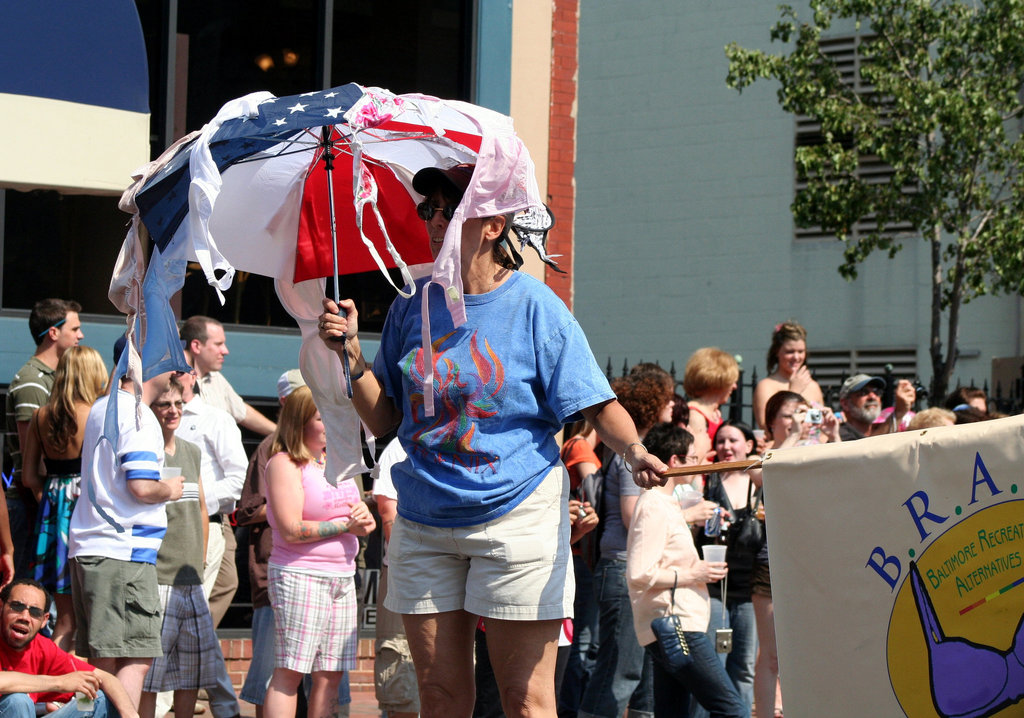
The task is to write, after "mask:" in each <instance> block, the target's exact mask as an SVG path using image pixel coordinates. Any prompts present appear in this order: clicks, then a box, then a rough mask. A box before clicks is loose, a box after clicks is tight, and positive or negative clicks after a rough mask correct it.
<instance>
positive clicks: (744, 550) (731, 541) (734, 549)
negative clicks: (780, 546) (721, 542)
mask: <svg viewBox="0 0 1024 718" xmlns="http://www.w3.org/2000/svg"><path fill="white" fill-rule="evenodd" d="M753 493H754V487H753V482H752V481H749V480H748V482H747V505H746V507H745V508H744V509H743V510H740V511H736V512H735V513H736V516H735V517H734V520H733V522H732V524H731V525H730V526H729V534H728V538H727V543H728V546H729V549H730V552H731V553H733V554H734V556H735V555H736V554H756V553H757V552H758V551H760V550H761V546H762V545H763V544H764V524H762V523H761V522H760V521H758V519H757V506H758V504H760V503H761V499H760V496H758V499H757V501H756V502H754V504H753V505H751V499H752V498H753Z"/></svg>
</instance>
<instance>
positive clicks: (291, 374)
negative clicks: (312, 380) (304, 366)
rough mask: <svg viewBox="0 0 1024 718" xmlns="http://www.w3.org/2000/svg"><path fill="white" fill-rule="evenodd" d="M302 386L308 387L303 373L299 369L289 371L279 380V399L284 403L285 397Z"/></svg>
mask: <svg viewBox="0 0 1024 718" xmlns="http://www.w3.org/2000/svg"><path fill="white" fill-rule="evenodd" d="M300 386H306V381H305V380H304V379H303V378H302V372H300V371H299V370H298V369H289V370H288V371H286V372H285V373H284V374H282V375H281V377H280V378H279V379H278V380H277V398H278V399H281V400H282V401H284V399H285V397H287V396H288V395H289V394H291V393H292V392H293V391H295V390H296V389H298V388H299V387H300Z"/></svg>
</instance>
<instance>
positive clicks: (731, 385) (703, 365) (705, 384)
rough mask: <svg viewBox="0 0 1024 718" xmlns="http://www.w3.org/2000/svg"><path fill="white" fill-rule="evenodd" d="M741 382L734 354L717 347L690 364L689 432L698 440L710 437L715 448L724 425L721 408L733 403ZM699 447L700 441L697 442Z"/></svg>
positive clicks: (685, 383)
mask: <svg viewBox="0 0 1024 718" xmlns="http://www.w3.org/2000/svg"><path fill="white" fill-rule="evenodd" d="M739 378H740V367H739V365H738V364H737V363H736V360H735V359H734V358H733V356H732V355H731V354H728V353H726V352H724V351H722V350H721V349H718V348H716V347H704V348H702V349H698V350H697V351H695V352H694V353H693V354H692V355H691V356H690V359H689V361H687V362H686V371H685V373H684V374H683V390H684V391H685V392H686V395H687V396H688V397H689V398H690V401H689V404H688V405H689V407H690V423H689V425H688V429H689V431H690V433H691V434H693V436H694V438H697V437H699V436H700V434H707V443H708V446H709V447H710V446H713V445H714V441H715V434H716V433H717V432H718V427H719V426H721V425H722V410H721V406H722V404H724V403H725V402H727V401H729V396H730V395H731V394H732V393H733V391H734V390H735V389H736V382H737V381H738V380H739ZM697 441H698V443H700V439H699V438H697Z"/></svg>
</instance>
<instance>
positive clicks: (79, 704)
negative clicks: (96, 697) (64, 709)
mask: <svg viewBox="0 0 1024 718" xmlns="http://www.w3.org/2000/svg"><path fill="white" fill-rule="evenodd" d="M94 707H95V704H94V701H93V699H92V698H90V697H89V696H88V695H87V694H85V693H82V692H81V691H77V692H76V693H75V708H77V709H78V711H79V712H80V713H85V714H86V715H92V713H93V710H94Z"/></svg>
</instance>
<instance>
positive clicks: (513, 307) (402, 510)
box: [373, 272, 615, 527]
mask: <svg viewBox="0 0 1024 718" xmlns="http://www.w3.org/2000/svg"><path fill="white" fill-rule="evenodd" d="M425 283H426V280H425V279H424V280H421V281H420V282H418V284H419V290H420V291H423V290H424V285H425ZM429 291H430V292H431V295H430V328H431V332H430V334H431V337H432V343H433V353H434V382H433V385H434V386H433V389H434V416H432V417H427V416H426V414H425V411H424V406H423V377H424V372H423V367H424V364H423V362H424V353H423V348H422V346H421V341H420V329H421V326H422V321H421V316H420V302H421V300H422V296H421V294H420V293H419V292H417V293H416V294H415V295H414V296H413V297H412V298H410V299H403V298H401V297H400V298H398V299H397V300H396V301H395V302H394V304H392V305H391V309H390V311H389V312H388V317H387V320H386V322H385V324H384V332H383V335H382V337H381V344H380V349H379V350H378V352H377V357H376V359H375V360H374V364H373V371H374V374H375V375H376V376H377V377H378V378H379V379H380V380H381V382H382V383H383V385H384V390H385V392H386V393H387V395H388V396H389V397H391V399H392V400H393V401H394V402H395V404H396V405H397V406H398V407H399V408H400V409H401V411H402V415H403V418H402V422H401V425H400V426H399V429H398V438H399V440H400V441H401V442H402V446H403V447H404V448H405V450H406V453H407V454H408V458H407V459H406V460H405V461H404V462H402V463H400V464H398V465H397V466H395V467H394V468H393V469H392V476H393V478H394V483H395V488H396V490H397V492H398V513H399V514H401V515H402V516H403V517H404V518H407V519H409V520H412V521H416V522H419V523H423V524H427V525H429V526H439V527H455V526H473V525H476V524H481V523H485V522H487V521H491V520H493V519H496V518H498V517H499V516H502V515H504V514H505V513H507V512H509V511H511V510H512V509H513V508H514V507H515V506H517V505H518V504H519V503H520V502H522V501H523V500H524V499H525V498H526V497H527V496H529V495H530V493H531V492H532V491H533V490H534V489H535V488H536V487H537V486H538V485H539V484H540V482H541V481H542V480H543V479H544V477H545V476H546V475H547V473H548V472H549V471H550V470H551V469H552V467H554V466H555V465H556V464H557V462H558V445H557V443H556V442H555V439H554V434H555V433H556V432H557V431H558V430H559V428H560V427H561V425H562V424H563V423H566V422H568V421H575V420H576V419H577V418H578V417H579V412H580V411H581V410H582V409H585V408H587V407H589V406H593V405H595V404H600V403H602V402H605V401H608V400H609V399H613V398H614V397H615V395H614V394H613V393H612V390H611V387H609V385H608V380H607V379H606V378H605V376H604V374H603V372H602V371H601V369H600V367H599V366H598V364H597V361H596V360H595V359H594V355H593V352H591V350H590V345H589V344H588V343H587V338H586V337H585V336H584V335H583V330H582V329H581V328H580V325H579V324H578V323H577V322H576V319H575V318H574V317H573V316H572V314H570V313H569V310H568V309H567V308H566V306H565V304H564V303H563V302H562V300H561V299H559V298H558V297H557V296H556V295H555V294H554V293H553V292H552V291H551V290H550V289H549V288H548V287H547V286H546V285H544V284H542V283H541V282H539V281H538V280H536V279H534V278H533V277H530V276H529V275H525V274H522V273H520V272H516V273H514V274H513V275H512V276H511V277H509V278H508V279H507V280H506V281H505V282H504V283H503V284H501V285H500V286H499V287H497V288H496V289H494V290H492V291H490V292H487V293H486V294H476V295H471V294H467V295H466V314H467V321H466V323H465V324H463V325H462V326H461V327H459V328H457V329H456V328H454V327H453V325H452V320H451V317H450V315H449V314H448V310H447V308H446V307H445V302H444V296H443V293H442V290H441V288H440V287H437V286H431V287H430V290H429Z"/></svg>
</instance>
